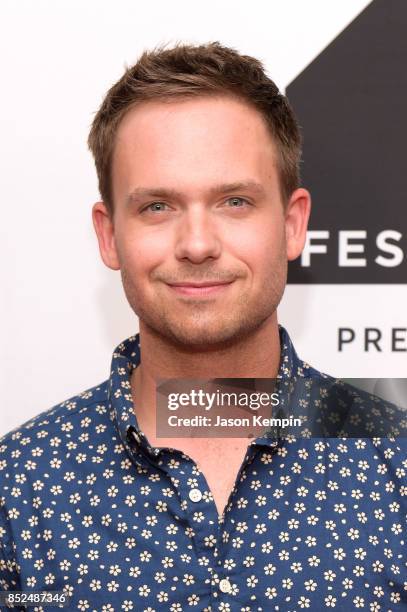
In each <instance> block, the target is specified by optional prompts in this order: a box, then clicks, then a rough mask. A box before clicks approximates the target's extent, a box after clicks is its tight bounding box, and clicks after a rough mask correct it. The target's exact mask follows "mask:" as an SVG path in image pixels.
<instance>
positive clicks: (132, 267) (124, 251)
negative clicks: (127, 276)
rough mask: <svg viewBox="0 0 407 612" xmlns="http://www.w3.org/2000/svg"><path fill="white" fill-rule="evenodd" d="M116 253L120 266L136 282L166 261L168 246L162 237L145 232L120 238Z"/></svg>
mask: <svg viewBox="0 0 407 612" xmlns="http://www.w3.org/2000/svg"><path fill="white" fill-rule="evenodd" d="M117 251H118V255H119V261H120V264H121V265H122V266H124V267H126V268H127V270H128V271H129V272H130V273H131V276H132V277H133V278H134V279H136V280H137V279H138V278H141V277H143V276H145V275H146V274H149V272H150V271H151V270H153V269H154V268H156V267H157V266H159V265H161V264H162V262H163V261H165V260H166V259H168V245H167V242H166V241H165V240H164V239H163V237H162V236H161V237H158V236H157V235H156V234H148V233H145V232H134V233H132V234H131V235H127V236H122V237H121V239H120V240H119V241H118V243H117Z"/></svg>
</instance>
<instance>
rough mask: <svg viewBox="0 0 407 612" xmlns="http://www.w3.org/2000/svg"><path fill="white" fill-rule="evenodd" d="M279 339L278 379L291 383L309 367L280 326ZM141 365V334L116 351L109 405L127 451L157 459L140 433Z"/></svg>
mask: <svg viewBox="0 0 407 612" xmlns="http://www.w3.org/2000/svg"><path fill="white" fill-rule="evenodd" d="M279 335H280V346H281V354H280V366H279V371H278V375H277V378H279V379H283V380H288V379H292V378H293V377H297V376H301V377H302V376H304V366H305V365H306V364H304V362H302V361H301V360H300V359H299V357H298V355H297V353H296V351H295V349H294V345H293V343H292V341H291V339H290V336H289V335H288V332H287V331H286V330H285V329H284V327H282V326H281V325H279ZM139 364H140V334H136V335H134V336H130V337H129V338H127V339H126V340H124V341H123V342H121V343H120V344H119V345H118V346H117V347H116V348H115V350H114V353H113V357H112V363H111V370H110V379H109V387H108V388H109V402H110V405H111V407H112V409H113V419H114V421H115V424H116V427H117V429H118V432H119V435H120V438H121V440H122V442H123V444H124V446H125V448H126V449H127V451H128V452H129V453H131V451H132V448H133V447H134V444H135V443H136V444H138V445H139V446H140V449H141V450H143V451H144V452H145V453H146V454H147V456H150V458H151V459H154V458H155V457H157V456H158V455H159V454H160V451H159V450H158V449H156V448H153V447H151V446H149V444H148V440H147V438H146V436H145V435H144V433H143V432H142V431H141V430H140V427H139V425H138V422H137V417H136V414H135V410H134V403H133V397H132V394H131V378H130V377H131V373H132V371H133V370H134V368H136V367H137V366H138V365H139ZM251 444H258V445H264V446H269V447H272V448H273V447H276V446H277V445H278V440H276V438H275V436H271V435H269V436H266V437H260V438H256V440H254V441H253V442H252V443H251Z"/></svg>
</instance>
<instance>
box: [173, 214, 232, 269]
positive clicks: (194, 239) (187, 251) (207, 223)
mask: <svg viewBox="0 0 407 612" xmlns="http://www.w3.org/2000/svg"><path fill="white" fill-rule="evenodd" d="M210 214H211V213H210V211H208V210H205V208H204V207H203V206H202V207H201V206H191V207H190V209H189V210H188V211H186V212H184V214H183V215H182V219H181V220H180V221H179V226H178V232H177V235H176V246H175V256H176V258H177V259H189V260H190V261H191V262H192V263H201V262H202V261H204V260H205V259H207V258H208V257H210V258H213V259H217V258H218V257H219V256H220V253H221V241H220V239H219V236H218V233H217V228H216V227H215V223H214V220H213V219H211V217H210Z"/></svg>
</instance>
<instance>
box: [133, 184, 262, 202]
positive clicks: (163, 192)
mask: <svg viewBox="0 0 407 612" xmlns="http://www.w3.org/2000/svg"><path fill="white" fill-rule="evenodd" d="M240 190H249V191H251V192H253V193H255V194H257V195H258V196H264V195H265V194H266V190H265V189H264V187H263V186H262V185H261V184H260V183H256V181H253V180H249V181H239V182H235V183H221V184H219V185H214V186H213V187H211V188H210V189H209V191H208V194H209V195H210V196H214V195H219V194H222V193H227V192H231V191H240ZM150 197H151V198H178V199H181V198H182V197H183V194H182V193H181V192H180V191H177V190H176V189H166V188H162V187H151V188H150V187H136V188H135V189H133V190H132V191H131V192H130V193H129V195H128V196H127V198H126V205H127V206H129V205H131V204H134V203H135V202H137V201H138V200H139V199H141V198H150Z"/></svg>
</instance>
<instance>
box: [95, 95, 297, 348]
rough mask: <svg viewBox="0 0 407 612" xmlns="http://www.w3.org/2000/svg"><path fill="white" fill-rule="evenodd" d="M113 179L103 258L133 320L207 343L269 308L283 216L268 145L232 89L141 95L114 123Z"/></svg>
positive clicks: (188, 343)
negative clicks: (178, 96) (160, 97)
mask: <svg viewBox="0 0 407 612" xmlns="http://www.w3.org/2000/svg"><path fill="white" fill-rule="evenodd" d="M112 184H113V197H114V209H115V212H114V226H112V244H113V250H114V252H115V255H114V257H113V259H114V262H113V259H112V256H111V257H110V259H109V261H106V259H105V263H107V265H109V266H110V267H113V268H115V269H118V268H120V270H121V275H122V281H123V286H124V290H125V293H126V296H127V299H128V301H129V303H130V306H131V307H132V309H133V310H134V312H135V313H136V314H137V315H138V316H139V318H140V329H142V326H147V327H148V328H149V329H150V331H151V332H153V333H156V334H158V335H160V336H161V337H165V338H166V339H168V340H170V341H171V342H175V343H176V344H178V345H182V346H183V347H184V348H187V347H190V348H191V349H192V350H205V348H207V349H210V348H213V347H214V346H218V347H222V346H227V345H230V343H233V342H235V341H236V340H237V339H241V338H242V337H244V336H246V335H248V334H251V333H253V331H254V330H257V329H258V328H259V327H260V326H261V325H262V324H263V323H264V322H266V321H267V320H269V319H270V317H272V316H275V315H274V313H275V310H276V308H277V305H278V303H279V302H280V299H281V297H282V294H283V291H284V286H285V283H286V276H287V249H286V223H285V214H284V207H283V203H282V199H281V195H280V189H279V182H278V174H277V167H276V151H275V146H274V144H273V142H272V139H271V136H270V134H269V132H268V130H267V128H266V126H265V124H264V122H263V118H262V116H261V115H260V114H259V113H258V112H257V111H256V110H253V109H252V108H251V107H249V106H248V105H246V104H244V103H242V102H240V101H237V100H234V99H231V98H228V97H219V98H205V97H202V98H195V99H190V100H182V101H174V102H171V103H163V102H148V103H143V104H142V105H140V106H138V107H137V108H135V109H132V110H131V111H129V112H128V113H127V115H126V116H125V117H124V119H123V120H122V122H121V124H120V126H119V129H118V133H117V139H116V144H115V150H114V155H113V166H112ZM130 194H132V196H131V197H130ZM113 227H114V229H113ZM220 282H222V283H223V284H222V285H219V284H218V285H217V286H215V287H214V286H213V285H212V287H207V288H206V289H205V288H203V287H202V286H201V287H197V285H202V284H213V283H220ZM175 284H177V285H181V286H175ZM185 285H189V287H186V286H185ZM191 285H193V286H191Z"/></svg>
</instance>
